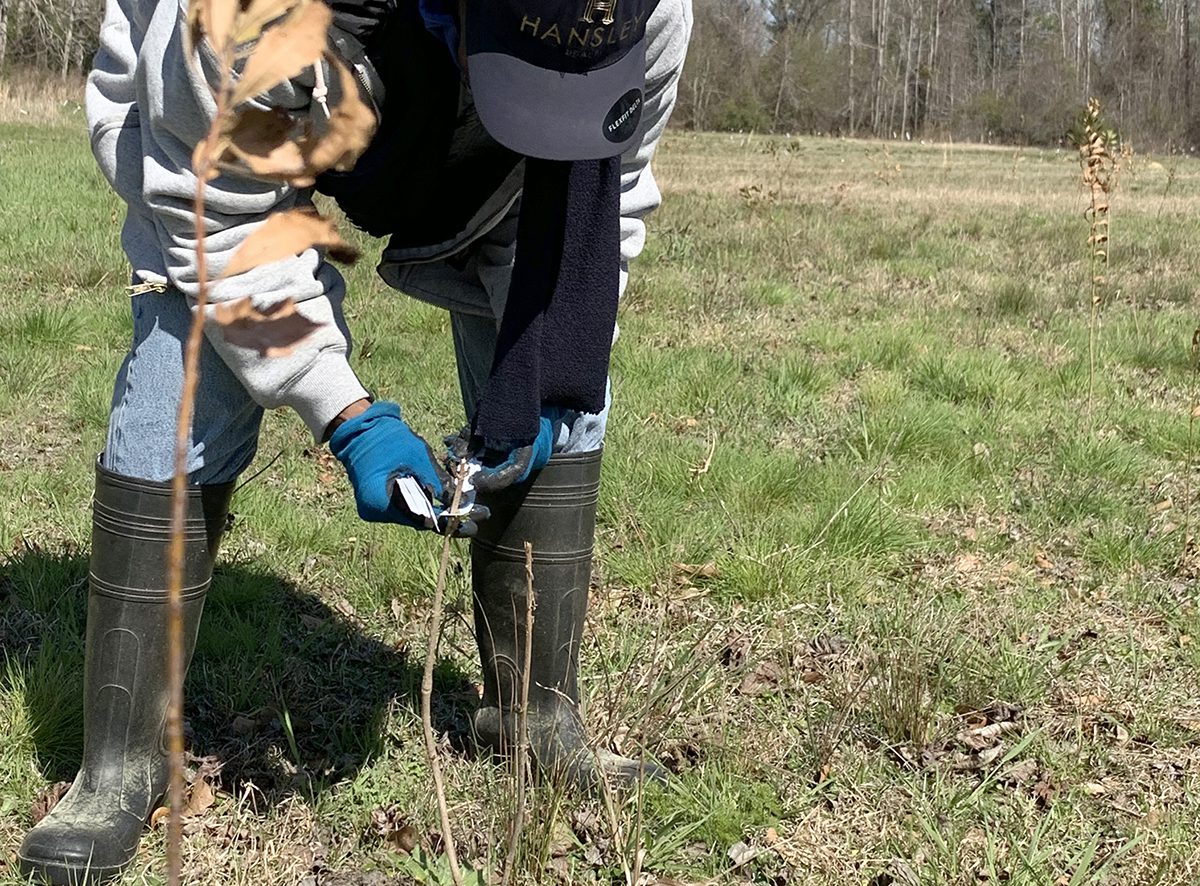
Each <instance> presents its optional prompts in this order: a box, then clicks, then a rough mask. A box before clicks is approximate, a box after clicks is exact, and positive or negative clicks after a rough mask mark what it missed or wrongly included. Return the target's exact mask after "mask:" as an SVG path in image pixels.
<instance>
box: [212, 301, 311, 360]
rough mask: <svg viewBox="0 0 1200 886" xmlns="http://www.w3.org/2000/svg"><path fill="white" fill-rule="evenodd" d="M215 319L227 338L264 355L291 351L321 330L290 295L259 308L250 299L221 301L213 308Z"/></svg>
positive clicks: (281, 354)
mask: <svg viewBox="0 0 1200 886" xmlns="http://www.w3.org/2000/svg"><path fill="white" fill-rule="evenodd" d="M213 320H215V321H216V323H217V325H218V326H220V327H221V330H222V332H223V333H224V335H225V340H226V341H227V342H229V343H230V344H233V345H238V346H239V347H243V348H251V349H252V350H255V351H258V353H259V354H261V355H262V356H264V357H280V356H284V355H286V354H290V353H291V352H292V350H293V349H294V348H295V347H296V345H298V344H300V342H302V341H304V339H306V338H308V336H310V335H312V333H313V332H315V331H316V330H317V329H320V328H321V327H320V324H319V323H314V322H313V321H312V320H309V319H308V318H307V317H305V316H304V315H303V314H300V313H299V312H297V310H296V303H295V302H293V301H292V300H291V299H290V298H285V299H284V300H283V301H281V302H276V303H275V304H273V305H271V306H270V307H269V308H266V309H265V310H262V311H260V310H259V309H258V308H256V307H255V306H254V303H253V302H252V301H251V300H250V299H249V298H240V299H238V300H237V301H234V302H222V303H221V304H219V305H217V306H216V307H215V308H213Z"/></svg>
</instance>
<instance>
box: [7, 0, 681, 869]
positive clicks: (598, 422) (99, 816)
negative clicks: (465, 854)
mask: <svg viewBox="0 0 1200 886" xmlns="http://www.w3.org/2000/svg"><path fill="white" fill-rule="evenodd" d="M329 5H330V6H331V7H332V8H333V11H334V26H333V27H332V28H331V31H330V43H331V45H332V46H334V47H335V48H336V49H337V51H338V52H340V53H341V54H342V55H343V57H344V59H345V60H346V61H347V62H348V63H350V64H352V65H353V67H354V69H355V72H356V73H357V74H358V77H359V79H360V80H361V82H362V86H363V93H364V97H365V98H367V99H368V100H369V101H370V102H371V103H372V104H373V106H374V107H375V108H376V110H377V111H378V113H379V126H378V131H377V133H376V135H375V137H374V139H373V141H372V143H371V146H370V147H369V148H368V149H367V151H366V153H365V154H364V155H363V157H362V158H360V160H359V161H358V164H357V165H356V166H355V168H354V169H353V170H351V171H349V172H345V173H337V174H329V175H326V176H324V177H323V178H322V179H321V180H320V181H319V183H318V188H319V189H321V190H324V191H326V192H328V193H330V194H331V195H333V196H334V197H335V198H336V199H337V200H338V202H339V203H340V204H341V205H342V207H343V208H344V209H345V210H346V212H347V214H348V216H349V217H350V218H351V219H352V220H353V221H354V222H355V223H356V224H358V225H359V226H360V227H362V228H364V229H366V230H367V231H369V232H370V233H372V234H375V235H378V236H386V237H388V243H387V245H386V247H385V248H384V250H383V253H382V258H381V261H380V264H379V272H380V274H381V276H382V277H383V279H384V280H385V281H386V282H387V283H389V284H390V285H391V286H392V287H394V288H395V289H397V290H399V291H401V292H404V293H406V294H407V295H410V296H412V297H415V298H418V299H421V300H423V301H426V302H429V303H432V304H435V305H438V306H441V307H443V308H446V309H447V310H448V311H449V312H450V319H451V330H452V335H453V341H454V347H455V353H456V357H457V362H458V374H459V380H460V386H461V392H462V399H463V406H464V411H465V416H466V419H467V425H466V426H465V427H464V429H463V430H462V431H461V432H459V434H458V435H457V436H456V437H455V438H453V440H450V441H448V442H449V443H450V445H451V453H450V454H449V457H446V456H443V457H438V456H436V455H434V453H433V451H432V450H431V448H430V447H429V446H428V445H427V444H426V443H425V441H424V440H422V439H421V438H420V437H419V436H417V435H416V434H415V433H414V432H413V431H412V430H411V429H410V428H409V426H408V424H407V422H406V421H405V420H404V418H403V415H402V411H401V408H400V406H399V405H397V404H395V403H381V402H374V401H373V399H372V398H371V396H370V395H369V393H368V391H367V388H366V387H365V386H364V384H363V383H362V381H360V379H359V378H358V376H357V374H356V373H355V371H354V370H353V369H352V368H351V366H350V363H349V360H348V358H349V354H350V333H349V330H348V329H347V327H346V323H345V321H344V317H343V313H342V301H343V298H344V296H345V286H344V283H343V279H342V277H341V275H340V274H339V273H338V271H337V270H336V269H335V268H334V267H333V266H332V265H330V264H329V263H327V262H326V261H325V258H324V256H323V254H322V253H321V252H320V251H318V250H316V249H308V250H305V251H304V252H303V253H301V254H299V255H297V256H294V257H292V258H288V259H284V260H281V261H276V262H272V263H270V264H268V265H265V266H262V267H259V268H255V269H253V270H251V271H248V272H245V273H243V274H239V275H235V276H232V277H230V278H228V279H225V280H222V281H220V282H219V283H218V284H216V285H214V286H213V287H211V298H212V301H214V302H217V303H219V302H227V301H232V300H236V299H240V298H243V297H250V298H252V299H253V301H254V302H255V304H257V305H260V306H262V305H270V304H273V303H275V302H277V301H279V300H280V299H283V298H285V297H290V298H292V299H294V300H295V302H296V303H297V309H298V311H299V312H300V313H301V314H303V315H304V316H305V317H307V318H309V319H310V320H312V321H314V322H315V323H316V324H318V327H319V328H318V329H317V331H316V332H315V333H314V334H313V335H312V336H310V337H309V338H308V339H307V340H305V341H304V342H303V343H301V344H300V345H299V346H298V347H297V348H296V349H295V350H294V351H292V352H291V353H290V354H288V355H286V356H282V357H269V358H268V357H263V356H260V355H259V354H258V353H257V352H256V351H253V350H250V349H245V348H242V347H239V346H237V345H234V344H231V343H229V342H227V341H226V340H225V339H224V338H223V337H222V335H221V333H220V330H219V329H215V328H210V329H208V330H207V333H208V334H207V335H206V338H205V341H204V344H203V349H202V354H201V375H200V384H199V389H198V392H197V398H196V408H195V419H194V422H193V426H192V429H191V434H190V437H189V447H188V456H187V470H188V477H189V482H190V486H189V492H188V501H187V522H186V528H185V547H186V553H185V566H184V583H183V587H184V594H183V597H184V636H185V647H186V648H185V653H186V656H187V658H190V655H191V650H192V648H193V646H194V642H195V637H196V632H197V629H198V626H199V621H200V616H201V611H202V608H203V605H204V597H205V594H206V592H207V589H208V586H209V583H210V580H211V576H212V566H213V560H214V558H215V556H216V551H217V545H218V542H219V539H220V536H221V533H222V530H223V528H224V526H225V523H226V517H227V508H228V503H229V498H230V495H231V493H232V490H233V486H234V483H235V481H236V479H237V477H238V476H239V475H240V474H241V473H242V472H243V471H244V470H245V469H246V468H247V466H248V465H249V464H250V462H251V460H252V459H253V457H254V454H255V449H256V444H257V438H258V431H259V424H260V421H261V419H262V415H263V410H264V409H272V408H277V407H283V406H287V407H291V408H292V409H293V410H295V411H296V412H297V413H298V414H299V415H300V417H301V419H302V420H303V421H304V422H305V424H306V425H307V426H308V428H309V430H310V431H311V433H312V435H313V437H314V438H315V439H316V440H317V441H318V442H328V443H329V444H330V447H331V449H332V451H333V452H334V453H335V454H336V455H337V456H338V458H339V459H340V460H341V461H342V462H343V464H344V465H345V467H346V470H347V474H348V476H349V478H350V481H351V486H352V487H353V490H354V495H355V500H356V505H357V508H358V512H359V514H360V516H361V517H362V518H363V519H366V520H373V521H385V522H393V523H398V524H402V525H407V526H411V527H413V528H417V529H422V528H434V529H439V528H441V529H445V528H446V525H445V524H444V523H439V524H437V525H434V526H432V527H431V526H429V525H428V521H422V520H420V519H418V518H416V517H414V515H413V514H412V513H410V512H409V511H408V510H406V509H405V508H404V507H402V506H401V504H400V503H398V502H397V500H396V499H395V497H394V496H393V492H392V483H393V481H394V480H395V479H397V478H403V477H412V478H414V479H416V480H417V482H418V483H419V484H420V485H421V486H422V487H424V489H425V490H426V491H427V492H428V493H429V494H430V496H431V497H432V498H433V499H434V500H435V501H440V503H442V504H445V503H446V502H447V500H448V499H449V497H450V492H451V489H450V485H449V478H448V475H447V472H446V466H447V465H448V464H452V463H454V461H455V460H458V459H470V460H472V461H473V463H474V464H476V465H477V466H479V467H480V471H479V473H478V474H477V475H476V487H477V488H478V490H479V495H478V499H477V505H476V506H475V508H474V509H473V510H471V511H470V512H469V513H468V514H466V515H465V516H464V517H463V519H462V520H460V521H456V522H455V523H451V524H450V525H451V526H455V525H456V526H457V530H456V531H457V533H458V534H460V535H467V536H471V537H472V541H471V545H472V557H471V560H472V565H471V569H472V584H473V591H474V601H475V623H476V632H477V640H478V645H479V650H480V658H481V663H482V667H483V675H484V679H483V684H484V696H483V700H482V703H481V706H480V708H479V710H478V711H477V712H476V714H475V718H474V732H475V736H476V740H477V743H478V745H479V746H480V748H481V749H484V750H486V751H488V752H492V753H495V754H497V755H501V756H503V755H508V754H509V753H510V752H511V750H512V749H513V746H514V735H515V728H516V708H517V706H518V703H519V698H520V693H521V688H522V686H523V685H524V686H527V687H528V694H529V699H528V723H529V738H530V751H531V754H532V756H533V758H534V761H535V762H536V764H537V765H538V767H539V769H540V770H541V771H542V772H543V773H544V774H546V775H548V776H550V777H559V778H563V779H566V780H568V781H570V782H572V783H575V784H577V785H580V786H584V787H588V786H595V784H596V783H597V781H598V780H599V779H601V778H613V779H616V780H617V781H630V780H635V779H638V778H645V777H650V778H657V777H661V775H662V772H661V770H659V769H658V767H656V766H655V765H654V764H652V763H649V762H646V761H636V760H629V759H625V758H620V757H616V756H614V755H611V754H608V753H605V752H603V751H596V750H593V749H592V748H590V747H589V746H588V743H587V738H586V735H585V732H584V729H583V725H582V721H581V718H580V714H579V709H578V702H579V690H578V683H577V676H576V668H577V663H578V656H579V644H580V637H581V634H582V629H583V622H584V616H585V612H586V606H587V596H588V587H589V580H590V574H591V555H592V544H593V534H594V524H595V510H596V500H597V495H598V489H599V480H600V457H601V448H602V442H603V439H604V431H605V425H606V421H607V416H608V402H609V398H608V388H607V384H606V379H607V366H608V353H609V348H610V347H611V342H612V340H613V338H614V337H615V332H616V330H615V310H616V301H617V299H618V298H619V296H620V293H621V292H623V291H624V288H625V284H626V280H627V275H628V265H629V262H630V261H631V260H632V259H633V258H634V257H635V256H637V255H638V253H639V252H641V250H642V246H643V244H644V241H645V226H644V223H643V219H644V218H645V216H646V215H647V214H648V213H649V212H651V211H652V210H653V209H654V208H655V207H656V206H657V205H658V204H659V201H660V194H659V190H658V188H657V186H656V184H655V180H654V176H653V174H652V172H651V169H650V161H651V158H652V156H653V154H654V150H655V147H656V145H657V144H658V141H659V139H660V137H661V136H662V133H663V131H664V129H665V127H666V123H667V119H668V117H669V116H670V113H671V110H672V107H673V105H674V101H675V96H676V89H677V85H678V81H679V76H680V71H681V68H682V65H683V61H684V56H685V53H686V49H687V43H688V39H689V36H690V31H691V25H692V13H691V4H690V0H524V2H523V0H460V2H458V3H457V4H456V3H454V2H453V0H332V2H330V3H329ZM186 7H187V2H186V0H107V11H106V15H105V19H104V23H103V26H102V29H101V32H100V37H101V46H100V50H99V53H98V54H97V56H96V59H95V62H94V68H93V70H92V72H91V74H90V76H89V78H88V84H87V96H86V105H87V113H88V121H89V124H90V127H91V143H92V150H93V152H94V154H95V157H96V160H97V162H98V163H99V165H100V167H101V169H102V170H103V172H104V174H105V175H106V177H107V178H108V180H109V182H110V183H111V184H112V187H113V188H114V189H115V190H116V191H117V193H118V194H119V195H120V196H121V197H122V198H123V200H124V201H125V203H126V204H127V213H126V218H125V222H124V226H123V228H122V233H121V242H122V246H123V248H124V251H125V253H126V255H127V256H128V259H129V261H130V264H131V266H132V272H133V293H134V295H133V297H132V299H131V305H132V311H133V343H132V346H131V348H130V351H129V354H128V356H127V357H126V359H125V361H124V363H123V364H122V366H121V369H120V371H119V374H118V376H117V379H116V383H115V386H114V392H113V400H112V412H111V417H110V421H109V428H108V436H107V441H106V445H105V449H104V451H103V453H102V454H101V455H100V456H99V458H98V459H97V463H96V488H95V495H94V501H93V536H92V539H93V544H92V555H91V566H90V577H89V593H88V620H87V634H86V659H85V676H84V693H85V697H84V717H85V721H84V749H83V761H82V766H81V769H80V771H79V774H78V776H77V777H76V779H75V781H74V783H73V785H72V787H71V789H70V790H69V791H68V793H67V794H66V796H65V797H64V798H63V799H62V800H61V801H60V802H59V804H58V805H57V806H56V807H55V809H54V810H53V811H52V812H51V813H50V814H49V815H48V816H46V818H44V819H43V820H42V821H41V822H40V823H39V824H38V825H37V826H35V827H34V828H33V829H32V830H31V831H30V832H29V833H28V835H27V836H26V838H25V840H24V841H23V843H22V844H21V847H20V849H19V851H18V859H19V864H20V867H21V870H22V871H23V872H25V873H26V874H30V875H33V876H34V877H35V878H36V879H38V880H40V881H42V882H48V883H96V882H102V881H104V880H107V879H109V878H112V877H114V876H117V875H118V874H119V873H120V872H121V871H122V870H124V869H125V868H126V867H127V866H128V864H129V863H130V862H131V861H132V859H133V857H134V854H135V851H136V847H137V844H138V841H139V839H140V836H141V833H142V831H143V829H144V827H145V824H146V822H147V821H148V819H149V816H150V813H151V811H152V810H153V809H154V808H155V806H156V804H157V803H158V802H159V800H160V799H161V797H162V795H163V793H164V791H165V788H166V771H167V766H166V756H165V753H164V751H163V746H164V743H163V732H164V724H165V719H166V707H167V694H168V689H167V685H166V678H165V672H166V669H165V667H164V661H165V656H166V649H167V641H166V608H167V607H166V605H165V602H166V591H165V588H166V566H165V564H166V560H167V558H166V556H165V552H166V547H167V542H168V534H169V532H168V527H169V522H170V519H169V518H170V513H169V499H170V486H169V480H170V478H171V475H172V473H173V467H174V465H173V459H174V439H175V421H176V414H177V411H178V406H179V401H180V398H181V392H182V375H183V342H184V341H185V339H186V336H187V329H188V326H189V324H190V322H191V317H192V305H193V304H194V300H195V298H196V295H197V284H198V281H197V272H196V249H195V240H194V235H193V230H194V225H195V222H196V219H195V218H194V217H193V214H192V197H193V193H194V189H195V185H196V180H195V176H194V175H193V173H192V171H191V168H190V160H191V154H192V150H193V148H194V146H195V145H196V143H197V142H198V141H199V140H200V139H201V138H202V137H203V135H204V134H205V132H206V131H207V129H208V127H209V124H210V121H211V120H212V118H213V115H214V113H215V103H214V100H213V97H212V93H211V91H210V87H209V81H210V80H211V79H213V78H214V71H213V66H212V58H211V53H208V54H207V55H206V53H205V48H206V47H204V46H203V45H201V46H200V47H199V48H198V49H197V50H196V52H197V56H196V57H192V58H189V56H188V49H187V46H188V42H187V41H186V39H185V32H186V30H187V24H186V14H187V8H186ZM320 79H321V78H320V77H319V76H318V72H315V71H311V70H310V71H309V72H306V74H305V75H304V76H301V77H299V78H296V79H295V80H293V81H291V82H288V83H285V84H283V85H282V86H279V87H276V88H275V89H273V90H271V92H270V93H268V94H267V95H265V96H262V97H260V99H259V100H258V101H259V102H260V103H262V104H265V105H268V106H270V107H273V108H277V109H281V110H284V111H286V112H288V113H291V114H295V115H297V116H303V115H306V114H313V113H319V112H320V108H319V107H318V105H319V104H320V101H319V100H320V95H319V92H318V94H317V96H316V99H317V100H315V101H314V84H316V83H317V82H319V81H320ZM311 199H312V192H311V190H310V189H298V188H294V187H290V186H288V185H283V184H279V183H277V182H267V181H262V180H257V179H255V178H253V177H251V176H249V175H234V174H226V175H223V176H221V177H219V178H217V179H216V180H214V181H212V182H210V183H209V184H208V186H207V199H206V203H205V218H204V219H203V223H204V224H205V226H206V229H207V256H208V262H209V268H210V273H211V274H212V275H213V276H214V277H215V276H217V275H219V274H220V272H221V270H222V268H223V267H224V266H225V265H226V264H227V263H228V261H229V259H230V257H231V256H232V254H233V253H234V251H235V250H236V249H237V248H238V246H239V245H240V244H241V243H242V242H244V241H245V239H246V238H247V236H249V234H250V233H251V232H252V231H254V230H255V229H256V228H257V227H258V226H259V225H261V224H262V223H263V222H264V220H265V219H266V218H267V217H268V216H269V215H270V214H271V213H273V212H277V211H279V210H284V209H289V208H294V207H300V206H304V205H306V204H308V203H309V202H310V201H311ZM526 542H529V543H531V545H532V550H533V557H534V585H535V588H536V590H535V593H536V599H537V608H536V616H535V619H534V623H533V625H532V626H529V625H527V624H526V623H525V620H526V611H527V609H526V600H525V594H526V576H525V543H526ZM527 629H529V630H531V635H532V649H530V650H529V657H530V661H531V665H530V670H529V672H528V673H525V668H524V661H525V657H526V650H525V636H526V630H527Z"/></svg>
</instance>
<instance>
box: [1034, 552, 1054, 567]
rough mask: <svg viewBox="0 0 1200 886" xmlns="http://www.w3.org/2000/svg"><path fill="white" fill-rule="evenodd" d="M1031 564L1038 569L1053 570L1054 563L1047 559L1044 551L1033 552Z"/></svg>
mask: <svg viewBox="0 0 1200 886" xmlns="http://www.w3.org/2000/svg"><path fill="white" fill-rule="evenodd" d="M1033 562H1034V563H1036V564H1037V567H1038V569H1046V570H1050V569H1053V568H1054V561H1053V560H1051V559H1050V558H1049V557H1047V556H1046V554H1045V552H1044V551H1034V554H1033Z"/></svg>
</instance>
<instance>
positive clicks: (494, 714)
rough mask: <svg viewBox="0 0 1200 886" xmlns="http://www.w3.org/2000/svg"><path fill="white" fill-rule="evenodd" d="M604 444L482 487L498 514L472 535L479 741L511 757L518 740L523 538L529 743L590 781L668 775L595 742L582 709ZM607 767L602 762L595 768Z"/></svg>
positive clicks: (537, 756) (551, 769)
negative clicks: (529, 561) (582, 660)
mask: <svg viewBox="0 0 1200 886" xmlns="http://www.w3.org/2000/svg"><path fill="white" fill-rule="evenodd" d="M600 458H601V452H600V450H596V451H595V452H586V453H580V454H571V455H556V456H553V457H552V458H551V459H550V463H549V464H548V465H546V467H545V468H543V469H542V470H541V471H540V472H539V473H537V474H535V475H534V477H533V478H532V480H530V481H529V482H528V483H524V484H521V485H520V486H514V487H510V488H509V489H506V490H504V491H503V492H501V493H498V494H493V495H487V496H484V495H482V494H481V495H480V497H479V503H480V504H484V505H487V506H488V507H489V508H491V511H492V515H491V517H489V518H488V519H487V520H485V521H483V522H482V523H480V524H479V534H478V535H477V536H476V538H475V539H474V541H473V542H472V544H471V580H472V586H473V589H474V597H475V633H476V638H477V641H478V643H479V656H480V659H481V661H482V663H483V704H482V706H481V707H480V709H479V710H478V712H477V713H476V714H475V724H474V725H475V736H476V741H477V742H478V743H479V744H480V746H481V747H484V748H488V749H490V750H491V751H493V752H494V753H496V754H498V755H500V756H504V757H511V756H512V754H513V752H514V751H515V749H516V747H517V744H518V737H519V731H518V726H519V717H518V710H519V707H520V703H521V685H522V675H521V671H522V669H523V667H524V664H525V634H526V623H527V622H526V613H527V609H526V587H527V585H526V581H527V577H526V573H525V542H526V541H528V542H530V543H531V544H532V545H533V590H534V600H535V607H536V608H535V610H534V617H533V643H532V655H531V659H530V661H531V666H530V674H529V709H528V715H527V722H528V734H529V746H530V752H531V753H532V756H533V759H534V763H535V764H536V765H537V767H538V769H539V770H540V772H541V773H542V774H543V775H548V776H549V777H551V778H553V779H562V780H565V781H568V782H571V783H574V784H575V785H577V786H579V787H582V788H584V789H594V788H595V787H597V786H598V783H599V780H600V778H601V776H603V777H605V778H607V779H608V780H609V783H610V784H612V785H613V786H622V785H625V786H627V785H629V784H631V783H633V782H636V781H637V780H638V779H641V778H646V779H655V780H660V781H661V780H664V779H665V776H666V772H665V770H663V769H662V768H661V767H659V766H657V765H656V764H654V763H650V762H643V761H639V760H631V759H628V758H625V757H619V756H617V755H615V754H612V753H610V752H608V751H595V750H593V749H592V748H590V747H589V746H588V740H587V735H586V733H585V731H584V727H583V721H582V720H581V718H580V715H579V682H578V679H577V669H578V666H579V643H580V639H581V637H582V635H583V623H584V618H585V616H586V614H587V603H588V585H589V584H590V581H591V574H592V543H593V539H594V535H595V528H596V499H597V497H598V495H599V491H600ZM597 767H599V768H597Z"/></svg>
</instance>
